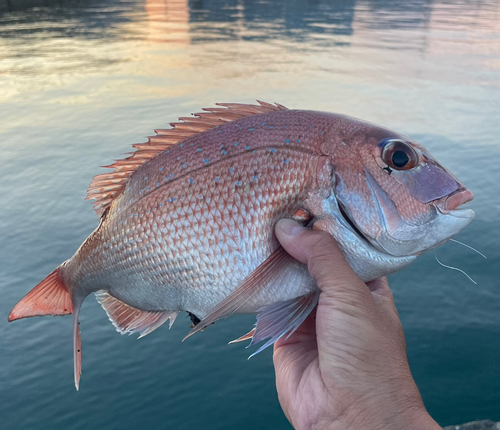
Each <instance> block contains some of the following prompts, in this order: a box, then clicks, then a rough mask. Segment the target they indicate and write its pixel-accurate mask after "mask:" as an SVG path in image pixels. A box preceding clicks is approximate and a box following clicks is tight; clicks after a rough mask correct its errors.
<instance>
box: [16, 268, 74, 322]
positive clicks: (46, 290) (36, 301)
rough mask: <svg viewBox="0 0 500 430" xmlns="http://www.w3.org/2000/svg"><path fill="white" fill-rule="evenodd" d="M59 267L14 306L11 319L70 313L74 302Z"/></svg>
mask: <svg viewBox="0 0 500 430" xmlns="http://www.w3.org/2000/svg"><path fill="white" fill-rule="evenodd" d="M60 271H61V268H60V267H58V268H57V269H56V270H54V271H53V272H52V273H51V274H50V275H49V276H47V277H46V278H45V279H44V280H43V281H42V282H40V283H39V284H38V285H37V286H36V287H35V288H33V289H32V290H31V291H30V292H29V293H28V294H26V295H25V296H24V297H23V298H22V299H21V301H20V302H19V303H18V304H17V305H16V306H14V309H12V311H11V313H10V315H9V321H15V320H18V319H21V318H29V317H36V316H42V315H54V316H55V315H70V314H72V313H73V303H72V300H71V295H70V294H69V291H68V288H67V287H66V285H65V284H64V281H63V279H62V276H61V273H60Z"/></svg>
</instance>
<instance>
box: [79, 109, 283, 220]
mask: <svg viewBox="0 0 500 430" xmlns="http://www.w3.org/2000/svg"><path fill="white" fill-rule="evenodd" d="M257 102H258V103H259V104H258V105H248V104H239V103H216V105H217V106H220V107H212V108H203V109H202V110H203V111H204V112H200V113H195V114H193V116H192V117H182V118H179V121H180V122H173V123H171V124H170V125H171V127H172V128H171V129H157V130H155V133H156V136H151V137H149V138H148V141H147V142H146V143H136V144H135V145H132V146H133V147H134V148H135V149H136V151H135V152H132V153H131V155H129V156H128V157H126V158H124V159H121V160H117V161H115V162H114V163H113V164H110V165H109V166H103V167H106V168H111V169H114V170H113V171H112V172H109V173H103V174H100V175H97V176H95V177H94V180H93V181H92V183H91V184H90V186H89V189H88V191H87V199H95V201H94V202H93V205H94V209H95V211H96V213H97V215H98V216H99V217H101V216H102V215H103V213H104V211H105V210H106V209H107V208H108V207H109V206H110V205H111V202H112V201H113V200H114V199H115V198H116V197H117V196H118V195H120V194H121V193H122V192H123V190H124V189H125V184H126V182H127V181H128V178H129V177H130V176H131V175H132V174H133V173H134V172H135V171H136V169H137V168H138V167H139V166H141V165H142V164H144V163H145V162H147V161H148V160H150V159H151V158H153V157H155V156H156V155H158V154H160V153H161V152H163V151H165V150H166V149H167V148H169V147H171V146H172V145H175V144H177V143H179V142H180V141H182V140H184V139H187V138H188V137H191V136H193V135H195V134H198V133H201V132H203V131H206V130H209V129H211V128H215V127H218V126H219V125H222V124H225V123H227V122H230V121H234V120H236V119H240V118H243V117H245V116H250V115H256V114H260V113H268V112H275V111H283V110H287V108H285V107H284V106H282V105H280V104H278V103H276V104H275V105H272V104H270V103H266V102H262V101H259V100H257Z"/></svg>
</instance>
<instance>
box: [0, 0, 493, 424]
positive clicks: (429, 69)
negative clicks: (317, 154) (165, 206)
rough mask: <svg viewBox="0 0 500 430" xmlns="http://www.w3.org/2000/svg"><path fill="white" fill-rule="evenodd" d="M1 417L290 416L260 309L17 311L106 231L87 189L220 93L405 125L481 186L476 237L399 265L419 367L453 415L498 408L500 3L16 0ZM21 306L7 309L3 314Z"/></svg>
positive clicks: (115, 420) (9, 17)
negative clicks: (195, 321)
mask: <svg viewBox="0 0 500 430" xmlns="http://www.w3.org/2000/svg"><path fill="white" fill-rule="evenodd" d="M0 11H1V12H0V60H1V61H0V114H1V115H0V118H1V119H0V151H1V158H0V159H1V161H2V162H1V163H0V178H1V179H2V186H1V187H0V202H1V205H0V238H1V246H0V273H1V275H2V277H1V279H2V281H1V282H0V289H1V292H2V295H3V300H2V301H1V303H0V339H1V341H0V342H1V345H2V347H1V354H0V417H1V418H0V420H1V421H0V427H1V428H6V429H31V428H37V429H51V430H57V429H64V430H69V429H87V428H103V429H121V430H122V429H138V428H140V429H172V428H173V429H195V428H208V429H235V428H238V429H240V430H243V429H256V428H274V429H288V428H290V427H289V424H288V423H287V420H286V418H285V417H284V415H283V413H282V412H281V409H280V407H279V403H278V400H277V396H276V393H275V386H274V372H273V367H272V362H271V351H270V350H266V351H265V352H263V353H261V354H260V355H259V356H257V357H255V358H253V359H252V360H250V361H247V360H246V358H247V357H248V355H249V352H248V350H245V349H244V348H243V345H241V344H239V345H229V346H228V345H227V342H228V341H229V340H231V339H234V338H236V337H238V336H240V335H241V334H243V333H246V332H247V331H248V329H249V328H250V327H251V326H252V324H253V322H254V319H253V317H251V316H240V317H233V318H231V319H229V320H225V321H221V322H218V323H217V324H215V325H214V326H212V327H210V328H209V329H208V330H207V331H206V332H204V333H201V334H198V335H196V336H195V337H192V338H190V339H189V340H188V341H186V342H184V343H181V342H180V340H181V339H182V337H183V336H184V335H185V334H186V333H187V331H188V329H189V328H188V326H189V320H188V319H183V318H182V317H179V318H178V320H177V322H176V324H175V325H174V326H173V328H172V329H171V330H170V332H169V331H168V328H167V327H162V328H160V329H159V330H157V331H155V332H154V333H152V334H151V335H149V336H147V337H146V338H144V339H141V340H139V341H138V340H136V339H135V338H133V337H122V336H120V335H118V334H117V333H116V332H115V330H114V328H113V327H112V325H111V324H110V323H109V321H108V320H107V317H106V315H105V313H104V311H102V309H100V306H99V305H98V304H97V302H96V301H94V300H92V299H91V298H89V299H88V300H87V301H86V302H85V303H84V306H83V309H82V315H81V327H82V338H83V375H82V381H81V390H80V392H78V393H77V392H75V390H74V387H73V382H72V381H73V376H72V346H71V319H70V318H69V317H67V318H49V317H46V318H34V319H29V320H22V321H18V322H15V323H13V324H7V322H6V318H7V315H8V313H9V311H10V309H11V308H12V307H13V306H14V304H15V303H16V302H17V301H18V300H19V298H20V297H21V296H22V295H23V294H25V293H26V292H28V291H29V290H30V289H31V288H32V287H33V286H34V285H36V283H37V282H39V281H40V280H41V279H43V278H44V277H45V276H46V275H47V274H48V273H50V272H51V271H52V270H53V269H54V268H55V267H56V266H57V265H59V264H60V263H61V262H62V261H64V260H65V259H67V258H69V257H70V256H71V255H72V254H73V252H74V251H75V250H76V248H77V247H78V246H79V245H80V244H81V243H82V241H83V240H84V239H85V237H86V236H87V235H88V234H89V233H90V232H91V231H92V230H93V229H94V228H95V227H96V226H97V218H96V216H95V214H94V212H93V210H92V206H91V205H90V203H89V202H85V201H84V200H83V199H84V198H85V192H86V188H87V186H88V184H89V182H90V180H91V178H92V177H93V176H94V175H96V174H98V173H101V172H102V171H103V170H102V169H101V168H100V167H99V166H101V165H106V164H110V163H111V162H112V161H113V159H115V158H119V157H120V154H121V153H124V152H128V151H129V150H130V144H132V143H138V142H143V141H144V140H145V137H146V136H148V135H151V134H152V132H153V129H154V128H164V127H166V126H167V125H168V123H169V122H171V121H173V120H175V119H176V118H177V117H178V116H186V115H188V114H189V113H191V112H197V111H199V110H200V108H202V107H207V106H213V104H214V103H215V102H220V101H222V102H227V101H230V102H246V103H249V102H253V101H254V100H255V99H261V100H266V101H270V102H273V101H276V102H279V103H282V104H284V105H285V106H288V107H290V108H307V109H316V110H325V111H331V112H340V113H345V114H348V115H353V116H356V117H360V118H363V119H366V120H369V121H372V122H374V123H378V124H381V125H385V126H387V127H389V128H391V129H394V130H397V131H399V132H402V133H404V134H407V135H409V136H411V137H413V138H415V139H417V140H419V141H420V142H421V143H423V144H424V145H425V146H427V147H428V148H429V149H430V150H431V152H432V153H433V154H434V155H435V156H436V157H437V158H438V159H439V160H440V161H442V162H443V164H445V165H446V166H447V167H448V168H449V169H450V170H452V171H453V172H454V173H455V174H456V175H457V176H458V177H459V178H460V179H461V180H462V181H463V182H464V183H465V184H466V185H467V186H468V187H469V188H470V189H471V190H472V191H473V192H474V193H475V195H476V198H475V200H474V202H472V203H471V204H470V205H469V206H470V207H472V208H474V210H475V211H476V214H477V216H476V219H475V220H474V222H473V223H472V224H471V225H470V226H469V227H467V228H466V229H465V230H464V231H463V232H462V233H460V235H459V236H458V237H457V239H459V240H461V241H463V242H465V243H467V244H470V245H472V246H474V247H477V248H478V249H479V250H480V251H482V252H483V253H484V254H486V255H487V256H488V259H487V260H483V259H481V257H479V256H478V255H476V254H474V253H472V252H471V251H469V250H468V249H466V248H463V247H460V246H459V245H457V244H453V243H448V244H446V245H444V246H443V247H441V248H439V249H438V250H437V253H438V257H439V258H440V259H441V260H442V261H443V262H444V263H446V264H450V265H454V266H458V267H460V268H462V269H463V270H465V271H467V273H469V274H470V275H471V276H472V277H473V278H474V279H475V280H476V281H477V285H474V284H472V283H471V282H469V281H468V280H467V279H466V278H465V277H464V276H463V275H461V274H460V273H458V272H454V271H450V270H446V269H444V268H442V267H440V266H439V265H438V264H437V263H436V261H435V259H434V255H433V253H432V252H430V253H428V254H425V255H424V256H422V257H421V258H420V259H419V260H418V261H417V262H415V263H414V264H412V265H411V266H410V267H408V268H407V269H406V270H404V271H402V272H400V273H398V274H396V275H394V276H392V277H391V286H392V289H393V291H394V294H395V298H396V303H397V307H398V310H399V312H400V315H401V319H402V321H403V325H404V329H405V333H406V336H407V342H408V355H409V359H410V364H411V368H412V371H413V374H414V377H415V380H416V382H417V385H418V387H419V389H420V391H421V393H422V396H423V399H424V402H425V404H426V406H427V408H428V410H429V412H430V413H431V414H432V415H433V416H434V417H435V419H437V420H438V422H439V423H440V424H441V425H449V424H457V423H460V422H465V421H471V420H474V419H481V418H484V419H485V418H490V419H494V420H500V406H499V405H500V366H499V365H498V363H499V357H500V293H499V287H500V282H499V280H498V277H499V274H500V269H499V267H500V266H499V264H500V251H499V245H498V244H499V242H500V233H499V228H498V223H499V219H500V198H499V195H500V185H499V183H500V162H499V160H500V144H499V139H500V24H499V23H500V6H499V4H498V2H497V1H496V0H484V1H475V2H473V1H465V0H462V1H460V0H449V1H430V0H428V1H424V0H414V1H408V2H396V1H370V0H343V1H337V2H327V1H320V0H316V1H299V0H293V1H285V0H282V1H258V2H256V1H243V0H233V1H217V0H212V1H210V0H208V1H205V0H204V1H201V0H197V1H189V2H188V1H184V0H173V1H172V0H171V1H166V0H165V1H157V0H151V1H149V0H148V1H145V2H144V1H135V0H130V1H113V0H111V1H103V0H101V1H93V0H87V1H65V0H60V1H50V0H45V1H38V2H36V1H29V0H25V1H16V0H10V1H4V2H3V3H0ZM2 321H3V322H2Z"/></svg>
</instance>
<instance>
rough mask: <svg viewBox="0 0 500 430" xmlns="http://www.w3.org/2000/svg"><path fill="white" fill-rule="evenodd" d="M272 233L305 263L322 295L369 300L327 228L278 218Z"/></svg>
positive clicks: (369, 295)
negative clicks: (310, 226)
mask: <svg viewBox="0 0 500 430" xmlns="http://www.w3.org/2000/svg"><path fill="white" fill-rule="evenodd" d="M275 234H276V237H277V238H278V240H279V242H280V243H281V245H282V246H283V248H284V249H285V251H286V252H288V253H289V254H290V255H291V256H292V257H294V258H295V259H296V260H298V261H300V262H301V263H304V264H307V267H308V269H309V273H310V274H311V276H312V277H313V279H314V280H315V281H316V283H317V285H318V287H319V289H320V290H321V291H322V292H323V295H324V296H326V297H330V298H332V299H335V300H339V299H340V300H342V301H345V300H346V299H348V298H349V297H350V299H351V300H349V301H352V300H354V301H355V302H357V303H359V301H360V300H366V299H368V300H370V301H371V300H373V298H372V297H371V293H370V290H369V289H368V288H367V287H366V285H365V283H364V282H363V281H361V280H360V279H359V278H358V276H357V275H356V273H354V271H353V270H352V268H351V266H349V264H348V263H347V261H346V260H345V258H344V255H343V254H342V251H341V250H340V248H339V246H338V245H337V242H336V241H335V239H334V238H333V237H332V236H331V235H330V234H329V233H327V232H325V231H321V230H311V229H307V228H304V227H302V226H301V225H300V224H298V223H297V222H295V221H293V220H291V219H281V220H279V221H278V223H277V224H276V228H275Z"/></svg>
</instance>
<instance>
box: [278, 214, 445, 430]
mask: <svg viewBox="0 0 500 430" xmlns="http://www.w3.org/2000/svg"><path fill="white" fill-rule="evenodd" d="M275 233H276V236H277V238H278V240H279V241H280V243H281V245H282V246H283V248H285V250H286V251H287V252H288V253H289V254H290V255H291V256H293V257H294V258H296V259H297V260H299V261H301V262H302V263H304V264H307V265H308V268H309V272H310V273H311V276H312V277H313V278H314V279H315V281H316V283H317V285H318V287H319V288H320V290H321V295H320V298H319V303H318V306H317V310H316V313H314V312H313V313H312V314H311V315H310V316H309V317H308V318H307V319H306V321H304V323H303V324H302V325H301V326H300V327H299V329H298V330H297V331H296V332H295V333H294V334H293V335H292V336H290V337H289V338H288V339H284V338H282V339H280V340H278V341H277V342H276V343H275V345H274V356H273V358H274V366H275V370H276V387H277V390H278V397H279V401H280V404H281V407H282V408H283V411H284V412H285V415H286V416H287V418H288V420H289V421H290V422H291V423H292V425H293V426H294V427H295V428H296V429H298V430H307V429H318V430H319V429H328V430H335V429H342V430H351V429H352V430H378V429H384V430H393V429H398V430H401V429H405V430H424V429H425V430H437V429H441V427H440V426H439V425H438V424H437V423H436V422H435V421H434V420H433V419H432V418H431V417H430V415H429V414H428V413H427V411H426V410H425V407H424V405H423V403H422V399H421V396H420V393H419V391H418V389H417V387H416V385H415V382H414V380H413V377H412V375H411V372H410V368H409V365H408V360H407V357H406V343H405V339H404V333H403V328H402V326H401V321H400V319H399V316H398V312H397V310H396V307H395V305H394V299H393V297H392V293H391V291H390V289H389V285H388V283H387V279H386V278H382V279H378V280H375V281H371V282H369V283H367V284H365V283H364V282H362V281H361V280H360V279H359V278H358V277H357V276H356V274H355V273H354V271H353V270H352V269H351V267H350V266H349V264H348V263H347V262H346V260H345V259H344V257H343V255H342V252H341V251H340V249H339V248H338V245H337V244H336V242H335V240H334V239H333V238H332V236H331V235H329V234H328V233H325V232H322V231H315V230H310V229H305V228H303V227H301V226H299V224H297V223H296V222H294V221H292V220H288V219H285V220H281V221H279V222H278V224H277V226H276V229H275Z"/></svg>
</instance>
